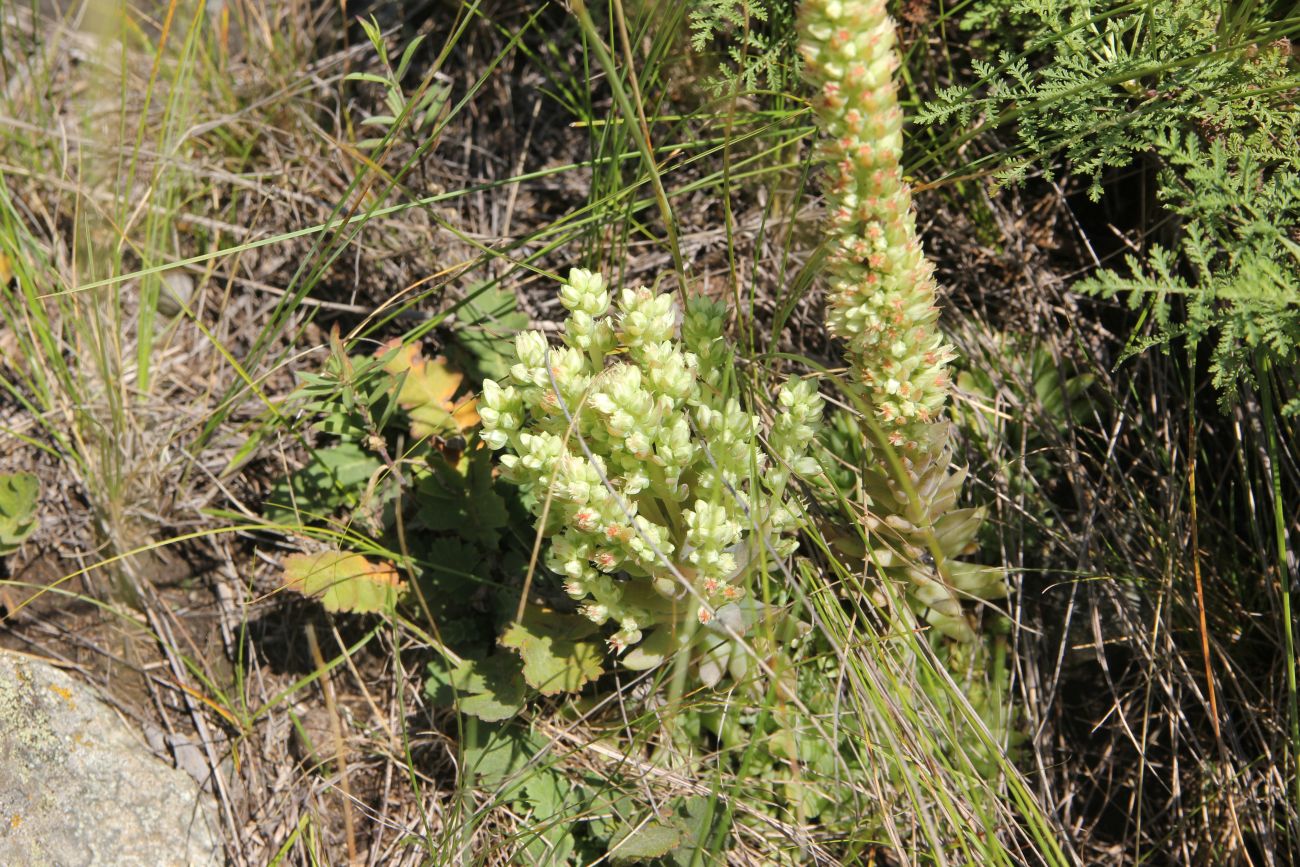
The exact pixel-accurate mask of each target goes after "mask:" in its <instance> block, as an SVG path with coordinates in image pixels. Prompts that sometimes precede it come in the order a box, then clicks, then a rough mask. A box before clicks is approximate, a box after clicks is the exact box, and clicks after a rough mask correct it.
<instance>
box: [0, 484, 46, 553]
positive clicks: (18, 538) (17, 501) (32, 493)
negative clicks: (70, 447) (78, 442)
mask: <svg viewBox="0 0 1300 867" xmlns="http://www.w3.org/2000/svg"><path fill="white" fill-rule="evenodd" d="M40 492H41V483H40V480H39V479H37V478H36V476H34V475H33V474H31V473H5V474H3V475H0V557H2V556H4V555H5V554H9V553H12V552H13V551H15V550H17V549H18V545H19V544H20V543H22V541H23V540H24V539H26V538H27V537H28V536H30V535H31V534H32V532H33V531H34V530H35V529H36V500H37V498H38V497H39V496H40Z"/></svg>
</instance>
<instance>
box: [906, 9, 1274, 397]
mask: <svg viewBox="0 0 1300 867" xmlns="http://www.w3.org/2000/svg"><path fill="white" fill-rule="evenodd" d="M963 25H964V26H965V27H967V28H971V29H975V30H979V31H982V32H981V33H980V34H979V36H978V37H977V38H976V39H975V40H973V41H972V45H973V46H981V47H982V48H980V49H977V50H983V51H984V52H985V56H984V57H983V58H979V57H976V58H973V59H972V61H971V67H972V70H973V72H974V75H975V80H974V81H973V82H971V83H968V84H962V85H957V86H952V87H949V88H946V89H944V90H942V91H941V92H940V94H939V98H938V99H937V100H936V101H934V102H933V103H931V104H930V105H929V106H928V107H926V108H925V109H924V110H923V111H922V112H921V113H920V119H921V120H922V121H923V122H928V123H946V124H952V123H956V124H959V125H961V126H972V125H979V126H981V127H983V128H986V129H987V128H994V127H999V126H1003V125H1005V126H1009V127H1012V128H1014V131H1015V135H1016V137H1017V139H1018V143H1019V147H1018V148H1015V149H1013V151H1012V152H1011V153H1010V154H1008V156H1007V157H1006V158H1005V159H1004V162H1003V164H1002V166H1001V167H1000V173H1001V174H1000V176H1001V177H1002V178H1003V179H1004V180H1007V181H1017V180H1019V179H1022V178H1023V177H1024V176H1025V174H1026V172H1027V171H1028V169H1029V168H1030V167H1032V166H1034V165H1036V164H1037V165H1040V166H1041V167H1042V169H1043V171H1044V172H1046V173H1047V175H1048V176H1049V177H1050V176H1051V174H1052V171H1053V169H1054V166H1055V164H1056V161H1057V160H1058V159H1059V158H1060V157H1061V156H1064V157H1065V158H1066V163H1067V165H1068V167H1069V170H1070V171H1071V172H1072V173H1074V174H1076V175H1080V176H1083V177H1086V178H1088V179H1089V180H1090V186H1089V194H1090V195H1091V196H1092V197H1093V198H1094V199H1097V198H1100V197H1101V195H1102V193H1103V185H1102V179H1103V176H1104V173H1105V171H1106V169H1107V168H1115V167H1123V166H1127V165H1129V164H1130V163H1132V162H1133V161H1134V160H1135V159H1137V158H1138V157H1139V155H1142V156H1143V158H1144V159H1148V160H1150V161H1152V162H1153V163H1154V164H1155V165H1156V167H1157V188H1156V194H1157V197H1158V198H1159V200H1160V201H1161V202H1162V203H1163V205H1164V207H1165V208H1166V209H1167V210H1168V211H1169V212H1170V213H1171V215H1173V216H1174V217H1175V218H1176V219H1175V221H1174V222H1173V224H1172V225H1173V227H1174V233H1173V235H1174V237H1173V239H1172V241H1169V242H1167V244H1166V246H1153V247H1151V248H1149V251H1148V255H1147V260H1146V261H1139V260H1138V259H1137V258H1135V257H1129V260H1128V268H1127V269H1126V271H1125V272H1118V271H1102V272H1099V273H1098V274H1096V275H1094V276H1093V277H1091V278H1089V279H1088V280H1085V281H1084V282H1083V283H1082V284H1081V285H1080V287H1079V288H1081V289H1082V290H1083V291H1086V292H1090V293H1094V294H1099V295H1103V296H1107V297H1110V296H1115V295H1118V294H1126V295H1127V296H1128V298H1129V301H1130V303H1131V304H1132V305H1133V306H1134V307H1135V308H1138V307H1142V306H1143V305H1148V311H1149V313H1150V314H1151V315H1152V316H1154V318H1155V321H1156V323H1157V325H1158V326H1159V327H1158V329H1157V330H1156V332H1155V334H1154V336H1153V337H1151V338H1149V339H1147V340H1146V341H1144V342H1141V343H1139V344H1137V345H1136V346H1135V349H1143V348H1146V347H1147V346H1150V345H1153V344H1168V343H1169V342H1170V341H1172V340H1174V339H1176V338H1179V337H1185V338H1187V339H1188V340H1189V341H1191V342H1192V344H1194V345H1195V344H1202V343H1212V344H1213V346H1214V350H1213V354H1212V359H1211V366H1212V374H1213V378H1214V382H1215V384H1216V385H1217V386H1218V387H1219V388H1220V390H1221V393H1222V394H1223V395H1224V397H1225V398H1231V397H1232V396H1233V395H1234V394H1235V393H1236V391H1237V389H1238V387H1239V386H1240V385H1241V384H1242V383H1243V382H1246V381H1249V380H1250V379H1251V378H1252V377H1254V376H1256V375H1257V373H1258V371H1259V370H1261V369H1263V368H1264V367H1267V368H1269V369H1271V370H1275V371H1277V372H1278V373H1279V374H1280V375H1282V376H1284V377H1285V378H1286V379H1287V380H1288V381H1291V382H1294V380H1295V378H1296V370H1297V361H1300V358H1298V357H1297V350H1296V346H1297V343H1300V330H1298V326H1300V278H1298V277H1297V273H1298V269H1297V265H1300V194H1298V192H1297V190H1298V189H1300V147H1297V144H1296V143H1297V141H1300V111H1298V110H1297V106H1296V103H1297V100H1298V98H1300V69H1298V68H1297V65H1296V62H1295V57H1294V56H1293V52H1292V49H1291V44H1290V42H1288V41H1287V39H1286V38H1285V36H1286V35H1287V34H1289V33H1290V32H1291V30H1294V29H1295V28H1296V22H1295V21H1294V20H1292V21H1290V22H1287V21H1273V20H1271V19H1270V18H1269V17H1268V16H1267V14H1266V12H1265V11H1263V10H1262V9H1261V7H1250V8H1244V7H1243V8H1237V7H1234V6H1233V5H1231V4H1221V3H1219V2H1216V0H1152V2H1146V3H1140V4H1139V3H1131V2H1122V0H1101V2H1072V0H993V2H988V3H982V4H976V5H975V7H974V9H973V11H972V12H970V13H969V14H968V15H967V16H966V18H965V19H964V21H963ZM1288 28H1289V29H1288ZM1290 409H1291V410H1296V409H1300V403H1297V402H1293V403H1292V405H1291V406H1290Z"/></svg>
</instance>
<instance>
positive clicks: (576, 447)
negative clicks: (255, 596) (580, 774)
mask: <svg viewBox="0 0 1300 867" xmlns="http://www.w3.org/2000/svg"><path fill="white" fill-rule="evenodd" d="M560 300H561V302H562V303H563V304H564V306H565V308H567V309H568V311H569V315H568V319H567V320H566V322H565V323H564V330H563V334H562V341H563V345H562V346H551V345H549V344H548V342H547V340H546V337H545V336H544V335H543V334H542V333H541V332H540V331H526V332H523V333H521V334H520V335H519V336H518V338H517V340H516V342H515V350H516V356H517V361H516V363H515V364H514V365H513V366H512V367H511V369H510V376H509V379H508V381H506V382H495V381H493V380H487V381H485V382H484V384H483V397H482V401H481V403H480V405H479V413H480V415H481V416H482V418H483V429H484V435H483V438H484V441H485V442H486V443H487V444H488V445H489V446H490V447H492V448H501V449H505V452H506V453H505V454H504V455H503V456H502V457H501V465H502V467H503V468H504V470H503V472H504V476H505V478H506V479H508V480H509V481H512V482H514V483H516V484H518V485H520V486H521V487H522V489H523V492H524V495H525V500H526V502H527V503H528V504H529V507H530V508H531V509H532V511H533V513H534V514H535V515H536V516H537V517H538V521H539V527H540V530H541V532H542V533H543V535H544V536H545V537H546V540H547V545H546V554H545V563H546V565H547V567H548V568H549V569H550V570H551V571H552V572H554V573H556V574H557V575H559V576H562V579H563V581H564V590H565V592H566V593H567V594H568V595H569V597H571V598H572V599H573V600H575V601H577V602H579V603H581V608H580V610H581V612H582V613H583V614H585V615H586V616H587V617H589V618H590V619H591V620H593V621H594V622H596V623H598V624H606V623H608V624H612V626H611V627H609V628H610V629H611V630H612V634H610V636H609V639H608V642H609V646H610V648H611V650H612V651H614V652H615V653H617V654H619V655H620V656H621V658H622V661H623V663H624V665H626V666H628V667H630V668H634V669H645V668H650V667H652V666H654V665H657V664H659V663H660V662H662V661H663V660H665V659H666V658H668V657H670V656H673V655H674V654H676V653H677V652H678V651H682V650H686V649H689V648H702V650H703V653H702V658H703V662H702V663H701V665H700V677H701V679H702V680H703V681H704V682H705V683H706V684H710V685H712V684H714V683H717V682H718V680H720V679H721V678H722V676H723V675H724V674H726V673H727V672H730V673H731V674H732V676H733V677H736V678H737V679H739V678H741V677H742V676H743V675H744V674H745V673H746V672H747V671H748V667H749V654H748V652H747V651H746V650H745V649H743V648H742V647H740V646H739V644H738V642H737V639H739V638H742V637H743V636H745V635H746V632H747V631H748V630H749V629H750V628H751V627H752V626H753V625H754V624H755V623H756V622H758V621H759V620H761V619H762V618H763V616H764V606H763V604H762V602H761V601H760V600H758V599H756V598H755V596H754V594H753V592H752V589H753V578H754V575H755V573H756V571H757V570H758V569H759V568H761V564H763V563H772V562H773V561H774V560H776V559H779V558H785V557H788V556H790V555H791V554H792V553H793V552H794V550H795V548H796V546H797V541H796V539H795V538H794V531H795V528H796V526H797V524H798V522H799V515H800V513H801V509H800V507H799V505H798V503H797V502H796V501H795V494H794V486H793V485H792V484H791V477H792V474H814V473H817V472H819V466H818V464H817V462H816V460H814V459H813V458H812V457H810V456H809V455H808V449H809V446H810V445H811V443H812V441H813V439H814V437H815V436H816V434H817V428H818V426H819V424H820V421H821V412H822V400H821V398H820V397H819V396H818V395H817V391H816V387H815V384H814V383H813V382H812V381H810V380H802V379H792V380H790V381H788V382H786V383H785V384H784V385H783V386H782V387H781V388H780V390H779V392H778V393H777V395H776V411H775V413H774V418H773V419H772V421H771V422H770V424H764V423H763V421H762V419H760V417H759V416H758V415H755V414H753V413H752V412H750V411H748V410H747V409H746V408H745V407H744V406H743V405H742V403H741V402H740V400H738V399H737V397H736V393H737V392H736V391H735V390H734V388H733V383H734V380H733V379H732V372H731V371H730V370H729V359H730V358H731V355H732V353H731V350H730V348H729V346H728V344H727V343H726V341H725V338H724V337H723V327H724V322H725V307H724V306H722V305H721V304H719V303H717V302H714V301H711V300H710V299H708V298H705V297H695V298H691V299H688V300H687V302H686V305H685V309H684V310H683V309H681V307H679V304H678V301H677V299H675V298H674V297H673V296H672V295H670V294H656V293H654V292H652V291H651V290H649V289H646V288H632V289H623V290H622V291H621V292H619V293H618V297H617V303H616V304H615V305H613V307H612V309H611V291H610V287H609V286H608V285H607V283H606V281H605V279H604V278H603V277H602V276H601V275H599V274H594V273H592V272H590V271H584V270H573V271H571V272H570V274H569V278H568V281H567V282H566V283H565V284H564V286H563V287H562V288H561V290H560ZM761 443H766V448H764V447H763V445H762V444H761Z"/></svg>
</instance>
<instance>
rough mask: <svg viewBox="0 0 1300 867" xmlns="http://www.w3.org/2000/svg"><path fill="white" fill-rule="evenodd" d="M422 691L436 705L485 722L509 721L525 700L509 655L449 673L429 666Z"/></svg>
mask: <svg viewBox="0 0 1300 867" xmlns="http://www.w3.org/2000/svg"><path fill="white" fill-rule="evenodd" d="M424 689H425V692H426V693H428V695H429V699H430V700H431V701H432V702H433V703H434V704H435V705H438V706H440V707H455V708H456V709H457V710H459V711H460V712H461V713H463V714H468V715H469V716H474V717H478V718H479V719H481V720H483V721H484V722H499V721H501V720H505V719H509V718H510V717H512V716H514V715H515V714H517V713H519V711H520V710H522V709H523V706H524V702H525V700H526V699H527V698H528V689H527V687H525V686H524V679H523V676H522V675H521V674H520V671H519V660H518V658H516V657H515V656H514V654H509V653H497V654H494V655H492V656H489V657H488V658H487V659H479V660H476V659H467V660H464V661H463V662H461V663H460V664H459V665H457V666H456V667H455V668H452V669H447V668H446V667H445V666H444V665H443V664H442V663H441V662H438V661H436V660H435V661H434V662H430V663H429V679H428V681H426V682H425V685H424Z"/></svg>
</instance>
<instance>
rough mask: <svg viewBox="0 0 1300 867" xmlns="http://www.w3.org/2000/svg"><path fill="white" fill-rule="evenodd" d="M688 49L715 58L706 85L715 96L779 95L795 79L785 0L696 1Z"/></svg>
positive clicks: (790, 11) (789, 7)
mask: <svg viewBox="0 0 1300 867" xmlns="http://www.w3.org/2000/svg"><path fill="white" fill-rule="evenodd" d="M692 5H693V6H694V8H693V9H692V10H691V14H690V28H691V48H692V50H694V51H695V53H696V54H700V55H704V54H707V53H709V52H711V51H716V52H717V54H718V61H719V63H718V72H717V74H716V75H714V76H712V77H711V78H710V79H709V81H708V85H709V88H710V89H711V90H712V91H713V92H714V94H715V95H717V94H719V93H722V92H724V91H729V90H732V89H735V88H739V89H741V90H744V91H755V90H760V89H762V88H764V87H766V88H768V89H770V90H772V91H775V92H778V93H780V92H782V91H785V90H787V89H789V88H792V87H794V86H795V83H796V82H797V81H798V80H799V74H800V68H801V67H800V60H799V52H798V50H797V47H798V46H797V42H798V40H797V39H796V36H795V22H794V19H795V4H794V3H793V2H791V0H696V2H695V3H693V4H692Z"/></svg>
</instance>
